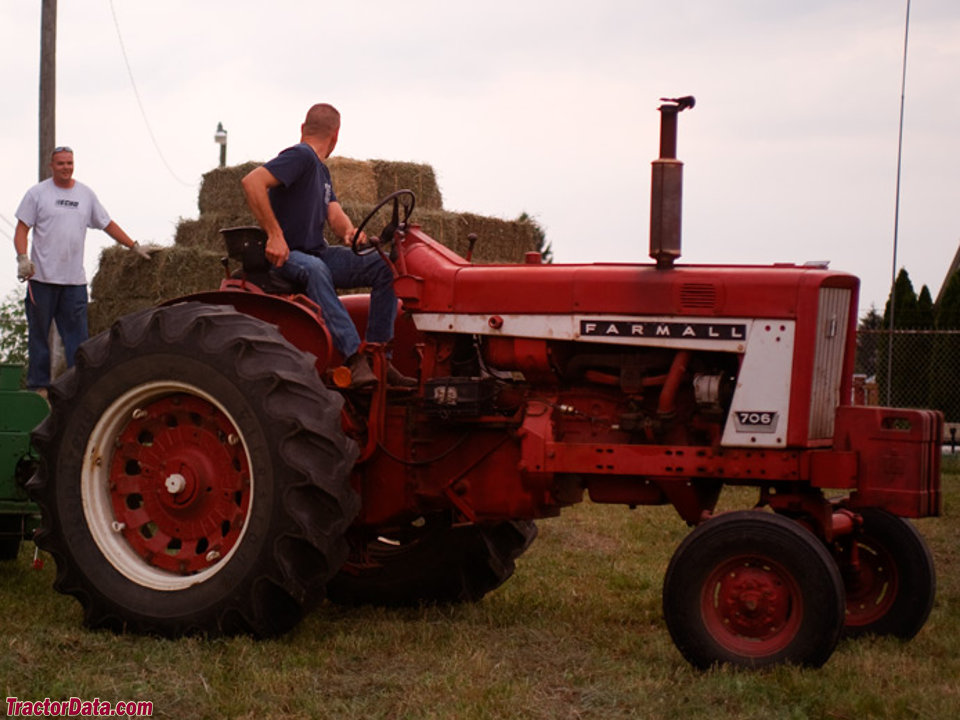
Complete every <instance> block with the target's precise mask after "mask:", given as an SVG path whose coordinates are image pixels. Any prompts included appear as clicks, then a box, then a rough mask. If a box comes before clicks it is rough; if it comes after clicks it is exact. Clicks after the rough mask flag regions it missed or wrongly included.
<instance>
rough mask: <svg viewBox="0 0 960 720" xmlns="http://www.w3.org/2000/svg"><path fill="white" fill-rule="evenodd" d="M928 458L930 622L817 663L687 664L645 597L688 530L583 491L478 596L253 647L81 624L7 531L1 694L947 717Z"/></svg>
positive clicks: (955, 640) (322, 623)
mask: <svg viewBox="0 0 960 720" xmlns="http://www.w3.org/2000/svg"><path fill="white" fill-rule="evenodd" d="M947 470H948V471H947V472H945V474H944V489H945V501H946V502H945V514H944V516H943V517H942V518H938V519H928V520H923V521H920V522H918V523H917V525H918V527H919V528H920V530H921V532H922V533H923V534H924V535H925V536H926V538H927V540H928V542H929V543H930V545H931V548H932V550H933V554H934V557H935V561H936V566H937V572H938V583H939V589H938V595H937V601H936V605H935V607H934V610H933V613H932V615H931V617H930V620H929V622H928V623H927V625H926V626H925V627H924V629H923V630H922V631H921V633H920V634H919V635H918V636H917V637H916V638H915V639H914V640H912V641H910V642H907V643H902V642H899V641H896V640H891V639H885V638H867V639H862V640H856V641H842V642H841V644H840V646H839V647H838V649H837V651H836V652H835V653H834V655H833V657H832V658H831V659H830V661H829V662H828V663H827V664H826V665H825V666H824V667H823V668H821V669H818V670H805V669H799V668H795V667H780V668H776V669H773V670H768V671H762V672H747V671H737V670H731V669H729V668H726V669H724V668H720V669H715V670H712V671H709V672H697V671H694V670H693V669H691V668H690V667H689V666H688V665H687V664H686V663H685V662H684V660H683V659H682V658H681V656H680V654H679V653H678V652H677V651H676V649H675V648H674V647H673V645H672V643H671V641H670V638H669V635H668V633H667V630H666V627H665V625H664V623H663V619H662V617H661V610H660V589H661V583H662V578H663V573H664V570H665V569H666V566H667V563H668V561H669V558H670V555H671V553H672V552H673V550H674V548H675V547H676V546H677V544H678V543H679V542H680V540H681V539H682V538H683V537H684V535H685V534H686V533H687V532H688V529H687V528H686V526H685V525H684V524H683V523H682V522H681V521H680V520H679V518H678V517H677V516H676V514H675V513H674V512H673V510H672V509H670V508H668V507H662V508H638V509H636V510H633V511H631V510H628V509H626V508H623V507H618V506H610V507H608V506H600V505H592V504H583V505H579V506H576V507H574V508H571V509H569V510H567V511H565V512H564V514H563V515H562V516H561V517H560V518H555V519H551V520H545V521H542V522H540V523H539V526H540V536H539V538H538V539H537V541H536V542H535V543H534V544H533V545H532V546H531V548H530V550H529V551H528V552H527V553H526V554H525V555H524V556H523V557H522V558H521V559H520V561H519V563H518V568H517V573H516V574H515V576H514V577H513V578H512V579H511V580H509V581H508V582H507V583H506V584H505V585H504V586H503V587H502V588H500V589H498V590H497V591H495V592H493V593H491V594H490V595H489V596H488V597H487V598H485V599H484V600H483V601H482V602H480V603H477V604H472V605H465V606H458V607H443V608H435V607H430V608H422V609H410V610H399V611H393V610H390V611H388V610H381V609H375V608H339V607H336V606H333V605H323V606H321V607H320V608H318V609H317V610H316V611H314V612H313V613H312V614H311V615H310V616H308V617H307V619H306V620H305V621H304V622H303V623H302V624H301V625H300V626H299V627H298V628H297V629H296V630H295V631H294V632H293V633H291V634H289V635H288V636H285V637H283V638H281V639H278V640H272V641H254V640H252V639H250V638H245V637H242V638H233V639H226V640H204V639H200V638H187V639H181V640H175V641H170V640H160V639H155V638H145V637H136V636H117V635H113V634H110V633H107V632H91V631H88V630H86V629H84V628H83V627H82V624H81V612H80V606H79V604H78V603H77V602H76V601H74V600H73V599H72V598H69V597H64V596H61V595H59V594H57V593H56V592H54V591H53V589H52V582H53V577H54V572H55V570H54V566H53V563H52V561H51V560H50V559H49V558H48V559H47V563H46V565H45V567H44V568H43V569H42V570H41V571H35V570H33V569H32V568H31V560H32V553H33V545H32V544H25V545H24V547H23V548H22V549H21V554H20V557H19V559H18V560H16V561H11V562H4V563H0V690H2V692H3V693H4V697H18V698H20V699H22V700H23V699H27V700H37V699H39V700H42V699H43V698H46V697H50V698H52V699H67V698H70V697H78V698H81V699H87V700H89V699H93V698H100V699H101V700H107V701H112V702H115V701H119V700H130V699H143V700H150V701H152V702H153V703H154V717H168V718H220V717H230V718H281V717H282V718H336V719H338V720H340V719H351V718H357V719H360V718H363V719H365V720H366V719H369V718H391V719H393V718H398V719H400V718H466V719H478V720H479V719H487V718H489V719H499V718H543V719H547V718H549V719H551V720H553V719H560V718H571V719H572V718H604V719H606V718H678V719H679V718H683V719H684V720H697V719H699V718H703V719H707V718H709V719H710V720H716V719H717V718H758V719H759V718H763V719H764V720H769V719H771V718H833V719H838V720H845V719H849V720H854V719H857V720H862V719H864V718H911V719H912V718H938V719H939V718H944V719H946V718H957V717H960V514H958V513H960V510H958V508H960V468H958V467H957V465H956V464H953V463H952V464H951V465H950V467H948V468H947ZM751 501H752V494H751V495H747V494H745V493H744V492H743V491H737V492H732V493H730V497H725V498H724V499H723V500H722V503H723V504H724V505H725V506H727V507H748V506H749V505H750V504H751ZM5 710H6V707H5V705H4V706H3V712H5Z"/></svg>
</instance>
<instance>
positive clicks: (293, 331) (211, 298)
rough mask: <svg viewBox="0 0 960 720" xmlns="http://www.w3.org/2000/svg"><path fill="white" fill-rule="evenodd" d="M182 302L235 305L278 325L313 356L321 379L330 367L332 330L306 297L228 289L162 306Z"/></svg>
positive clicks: (293, 341) (317, 308) (294, 342)
mask: <svg viewBox="0 0 960 720" xmlns="http://www.w3.org/2000/svg"><path fill="white" fill-rule="evenodd" d="M248 287H249V286H248ZM181 302H201V303H206V304H208V305H229V306H232V307H234V308H236V310H237V312H240V313H243V314H244V315H250V316H251V317H255V318H259V319H260V320H263V321H264V322H265V323H268V324H270V325H275V326H276V327H277V329H278V330H280V333H281V334H282V335H283V337H284V338H286V340H287V341H289V342H290V343H291V344H292V345H294V346H296V347H297V348H299V349H300V350H302V351H303V352H307V353H311V354H312V355H314V356H315V357H316V363H315V364H316V367H317V372H318V373H320V375H321V376H322V375H323V373H325V372H326V371H327V369H328V368H329V367H330V362H331V359H332V357H333V343H332V342H331V340H330V331H329V330H328V329H327V326H326V324H325V323H324V322H323V314H322V313H321V311H320V307H319V306H318V305H317V304H315V303H314V302H313V301H311V300H310V299H309V298H307V297H305V296H303V295H293V296H290V297H287V296H281V295H267V294H266V293H262V292H256V291H252V290H231V289H225V290H219V291H216V292H203V293H195V294H193V295H185V296H183V297H179V298H176V299H174V300H169V301H167V302H165V303H163V305H175V304H177V303H181Z"/></svg>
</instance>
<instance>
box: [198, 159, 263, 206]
mask: <svg viewBox="0 0 960 720" xmlns="http://www.w3.org/2000/svg"><path fill="white" fill-rule="evenodd" d="M262 164H263V163H259V162H245V163H243V164H242V165H231V166H229V167H222V168H215V169H213V170H211V171H210V172H207V173H204V174H203V180H202V182H201V183H200V194H199V195H198V197H197V206H198V207H199V208H200V215H206V214H211V215H243V214H244V213H248V212H249V210H248V209H247V200H246V198H245V197H244V196H243V188H242V187H241V186H240V181H241V180H242V179H243V176H244V175H246V174H247V173H248V172H250V171H251V170H253V169H254V168H257V167H260V165H262Z"/></svg>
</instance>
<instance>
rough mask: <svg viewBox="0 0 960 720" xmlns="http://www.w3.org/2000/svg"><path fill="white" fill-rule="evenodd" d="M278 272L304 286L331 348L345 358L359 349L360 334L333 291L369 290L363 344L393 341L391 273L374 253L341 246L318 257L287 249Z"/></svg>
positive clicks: (394, 311) (394, 305) (394, 308)
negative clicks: (320, 316)
mask: <svg viewBox="0 0 960 720" xmlns="http://www.w3.org/2000/svg"><path fill="white" fill-rule="evenodd" d="M279 272H280V274H281V275H282V276H284V277H286V278H287V279H288V280H292V281H293V282H297V283H300V284H302V285H304V286H305V287H306V294H307V297H309V298H310V299H311V300H313V301H314V302H315V303H317V304H318V305H319V306H320V308H321V309H322V310H323V319H324V321H325V322H326V324H327V329H329V330H330V337H331V338H332V339H333V345H334V347H335V348H336V349H337V350H338V351H339V352H340V353H341V354H342V355H343V356H344V357H345V358H348V357H350V356H351V355H353V354H354V353H355V352H356V351H357V349H358V348H359V347H360V335H359V333H357V328H356V326H355V325H354V324H353V320H352V319H351V318H350V314H349V313H348V312H347V310H346V308H344V307H343V303H341V302H340V298H339V297H338V296H337V288H357V287H369V288H371V292H370V316H369V318H368V319H367V332H366V336H367V338H366V339H367V342H374V343H386V342H389V341H390V340H392V339H393V323H394V321H395V320H396V318H397V295H396V293H394V291H393V272H392V271H391V270H390V267H389V266H388V265H387V264H386V263H385V262H384V261H383V258H381V257H380V255H379V254H378V253H375V252H374V253H370V254H369V255H357V254H356V253H354V252H353V250H352V249H351V248H349V247H346V246H345V245H336V246H332V247H328V248H326V249H325V250H324V251H323V253H322V254H320V255H311V254H310V253H306V252H303V251H301V250H291V251H290V257H289V258H288V259H287V262H285V263H284V264H283V265H282V266H281V267H280V270H279Z"/></svg>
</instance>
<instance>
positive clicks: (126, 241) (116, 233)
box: [103, 220, 135, 248]
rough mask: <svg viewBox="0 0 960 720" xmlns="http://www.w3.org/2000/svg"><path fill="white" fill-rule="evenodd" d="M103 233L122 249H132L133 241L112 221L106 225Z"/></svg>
mask: <svg viewBox="0 0 960 720" xmlns="http://www.w3.org/2000/svg"><path fill="white" fill-rule="evenodd" d="M103 231H104V232H105V233H106V234H107V235H109V236H110V237H112V238H113V239H114V240H116V241H117V242H118V243H120V244H121V245H123V246H124V247H127V248H132V247H133V246H134V244H135V243H134V241H133V239H132V238H131V237H130V236H129V235H127V233H125V232H124V230H123V228H122V227H120V226H119V225H117V224H116V223H115V222H114V221H113V220H111V221H110V224H109V225H107V226H106V227H105V228H104V229H103Z"/></svg>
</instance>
